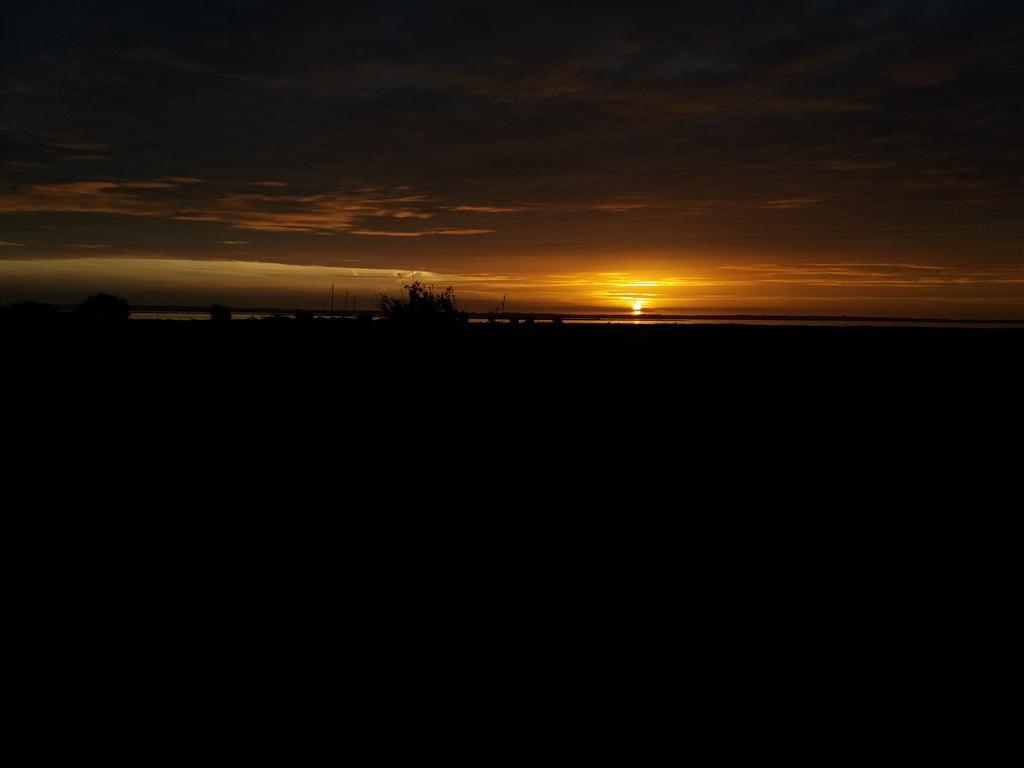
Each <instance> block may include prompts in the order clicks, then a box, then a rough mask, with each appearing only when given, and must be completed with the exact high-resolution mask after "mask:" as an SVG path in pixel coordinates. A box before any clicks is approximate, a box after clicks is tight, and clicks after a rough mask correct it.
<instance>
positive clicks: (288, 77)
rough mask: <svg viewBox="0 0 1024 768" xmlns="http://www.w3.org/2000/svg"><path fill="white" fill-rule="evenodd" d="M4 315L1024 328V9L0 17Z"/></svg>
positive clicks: (192, 11) (768, 5)
mask: <svg viewBox="0 0 1024 768" xmlns="http://www.w3.org/2000/svg"><path fill="white" fill-rule="evenodd" d="M0 14H2V15H0V303H3V302H11V301H21V300H26V299H34V300H41V301H56V302H74V301H78V300H80V299H81V298H83V297H84V296H85V295H86V294H88V293H92V292H96V291H99V290H104V291H108V292H117V293H119V294H120V295H124V296H125V297H127V298H128V299H129V300H130V301H132V302H134V303H136V304H190V305H197V306H199V305H203V304H209V303H213V302H221V303H227V304H230V305H232V306H238V307H244V306H268V305H273V306H287V307H308V308H313V309H317V308H323V307H324V306H325V302H327V301H329V295H330V286H331V284H332V283H334V284H335V286H336V294H337V295H338V296H341V295H342V294H343V293H348V294H349V295H350V297H351V299H350V300H351V301H354V302H356V303H357V305H361V306H367V307H368V306H369V305H370V302H371V300H372V296H373V295H374V294H375V293H377V292H389V293H396V292H397V291H398V290H399V288H400V286H401V284H402V282H403V281H408V280H409V279H412V278H413V277H415V278H416V279H420V280H423V281H426V282H430V283H435V284H437V285H442V286H444V285H452V286H454V287H455V290H456V296H457V297H458V298H459V299H460V301H461V303H462V305H463V306H465V307H466V308H469V309H477V310H479V309H488V308H494V307H496V306H497V305H498V304H500V303H501V301H502V298H503V297H505V296H506V295H507V299H506V301H507V307H508V308H509V309H518V310H524V311H526V310H561V311H598V310H603V311H629V310H631V309H633V308H634V307H637V306H639V307H641V308H642V311H644V312H683V313H696V314H700V313H723V312H726V313H728V312H735V313H796V314H800V313H807V314H872V315H894V316H918V317H923V316H930V317H957V318H960V317H975V318H988V319H996V318H1001V319H1007V318H1024V3H1022V2H1021V1H1020V0H1012V1H1011V0H983V1H982V0H970V1H967V0H904V1H903V2H899V1H898V0H887V1H881V0H859V1H858V2H839V1H836V0H805V1H804V2H796V1H792V2H791V1H788V0H779V1H778V2H753V1H750V2H736V1H734V0H715V1H714V2H681V1H677V2H645V1H644V0H634V2H629V3H623V2H615V3H604V2H586V3H583V2H557V1H556V0H547V2H530V1H529V0H518V1H517V2H506V1H504V0H495V1H494V2H486V3H484V2H430V1H429V0H419V1H418V2H403V1H398V0H394V1H391V0H376V1H375V2H373V3H365V2H364V3H343V2H330V3H328V2H302V1H301V0H291V1H289V2H261V1H260V0H246V1H245V2H241V1H238V2H225V1H224V0H206V1H205V2H191V1H189V0H176V2H173V3H169V2H166V3H165V2H160V1H159V0H147V2H144V3H143V2H137V0H136V1H135V2H109V1H106V2H90V0H76V1H75V2H46V0H31V2H22V1H21V0H0Z"/></svg>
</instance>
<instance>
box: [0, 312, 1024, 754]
mask: <svg viewBox="0 0 1024 768" xmlns="http://www.w3.org/2000/svg"><path fill="white" fill-rule="evenodd" d="M1022 352H1024V331H1020V330H998V329H927V328H924V329H922V328H809V327H808V328H779V327H743V326H690V327H671V326H658V327H629V326H625V327H623V326H573V327H570V326H562V327H558V326H553V325H539V324H538V325H535V326H532V327H527V326H518V327H506V326H487V325H472V326H455V327H441V328H417V327H396V326H391V325H388V324H387V323H384V322H375V323H357V322H355V321H346V322H339V321H310V322H298V321H232V322H227V323H213V322H173V321H170V322H160V321H138V322H135V321H133V322H127V323H121V324H102V323H100V324H97V323H93V324H88V323H77V322H73V321H70V320H68V321H67V322H60V323H51V324H42V325H35V326H23V325H17V326H16V325H13V324H8V325H7V326H6V327H4V328H2V329H0V355H2V360H3V363H4V373H3V393H2V394H3V403H4V413H5V416H4V443H5V447H6V449H7V451H8V456H7V457H6V458H5V461H4V464H3V466H4V473H3V499H4V508H5V512H4V521H3V526H4V535H3V547H4V551H3V561H4V565H5V568H6V569H7V574H6V576H5V585H6V591H7V594H6V595H5V598H4V611H5V613H6V614H7V615H6V616H5V618H6V619H7V620H8V626H9V627H10V630H9V635H8V642H9V646H8V665H9V669H8V673H9V680H10V684H9V685H7V686H5V690H6V693H5V696H6V697H7V698H8V702H9V703H10V704H11V706H12V712H11V714H10V715H9V716H8V723H10V724H12V725H13V729H12V732H13V733H16V734H18V736H19V738H21V739H23V740H24V741H25V742H26V743H27V744H30V745H31V748H32V750H33V751H34V752H33V754H34V755H35V757H36V758H37V759H38V760H34V761H33V762H37V764H60V763H62V762H67V763H73V762H76V761H77V762H93V763H95V764H102V765H115V764H116V765H120V764H132V765H147V764H154V763H161V762H168V763H175V764H185V763H186V762H187V763H192V762H195V761H198V760H200V759H201V760H203V761H216V762H222V761H228V760H230V761H232V762H241V761H243V760H244V761H251V760H253V759H257V758H263V759H269V760H272V761H274V762H275V763H278V764H281V763H283V762H284V761H287V764H305V763H308V762H309V761H310V759H311V756H312V755H314V754H323V753H324V751H325V750H326V751H327V752H329V753H330V754H333V755H334V756H335V757H337V756H344V755H351V754H354V753H355V752H354V751H355V750H356V748H357V745H358V746H359V747H360V748H363V747H366V746H370V747H371V748H372V750H373V751H374V753H375V754H376V755H378V757H379V758H380V759H382V760H383V759H384V758H385V757H386V756H388V755H392V754H394V753H395V752H396V751H401V752H407V753H414V754H419V755H421V756H424V755H435V756H443V757H445V759H451V760H456V759H457V758H459V757H460V756H463V757H465V756H473V755H475V756H477V757H483V756H485V755H489V754H496V753H497V754H504V755H511V754H519V755H520V756H533V757H534V758H536V756H537V755H540V754H542V748H541V745H542V744H543V743H545V742H546V740H547V738H548V737H549V736H553V735H557V736H559V737H560V738H562V739H565V738H566V737H567V734H568V735H569V737H570V739H571V738H575V739H577V740H578V741H579V742H580V743H591V744H607V746H608V749H609V750H611V749H613V748H614V744H613V743H614V742H615V741H616V739H617V738H622V739H624V740H625V743H624V744H619V748H621V749H624V750H625V754H629V755H631V756H632V755H636V754H638V753H639V752H640V751H642V750H643V749H644V745H645V743H646V740H645V739H643V738H639V737H634V736H625V735H623V734H626V733H627V732H628V733H633V731H631V730H630V728H631V727H632V725H633V724H634V720H635V721H639V723H640V726H639V727H641V728H642V727H645V724H646V727H651V728H658V727H661V726H662V725H671V723H673V722H678V721H684V722H686V723H689V726H690V727H697V728H698V729H699V728H700V727H703V725H702V724H706V726H707V727H708V728H721V727H723V726H722V723H723V722H727V721H729V719H730V717H731V716H726V717H724V718H723V717H722V716H721V715H722V713H723V712H726V711H730V710H729V708H731V707H735V706H737V705H738V702H739V705H741V706H744V707H746V706H749V707H754V708H761V709H764V710H766V711H768V710H772V709H775V708H777V707H779V706H783V704H782V703H781V702H784V701H785V700H787V697H788V696H798V697H803V698H804V699H805V700H806V699H810V700H814V699H815V698H816V697H818V696H820V695H823V689H821V688H819V686H825V687H828V686H830V685H832V686H834V685H842V686H849V688H850V690H851V695H853V692H855V691H857V690H859V689H860V688H861V687H864V686H868V687H870V686H871V685H872V681H876V678H877V676H878V675H879V674H880V673H879V669H880V667H879V656H878V653H879V643H880V642H883V641H881V640H880V639H879V638H884V643H883V644H884V646H885V648H886V649H887V650H886V651H885V653H894V654H897V655H901V654H905V658H906V661H905V666H904V670H903V674H905V675H907V676H908V678H907V679H908V681H909V680H910V679H911V678H912V683H911V682H908V685H911V684H912V685H913V686H915V687H916V688H917V690H918V692H920V690H921V688H920V687H921V686H925V687H927V686H929V685H935V683H934V681H932V682H929V677H928V674H927V668H928V664H927V663H926V660H927V659H930V656H929V653H930V651H928V649H927V647H925V646H922V645H920V644H919V643H918V639H919V635H918V633H919V631H920V629H919V627H920V626H922V625H925V624H927V623H928V622H929V621H930V618H929V617H931V616H932V615H933V611H939V610H941V611H948V610H950V606H957V605H959V606H962V607H967V606H969V605H977V604H978V603H976V602H973V601H977V600H979V599H981V598H978V597H977V596H976V595H973V596H970V597H968V596H965V595H964V594H963V592H962V589H963V586H962V585H963V575H962V574H959V575H958V574H957V573H955V572H947V571H946V570H944V568H945V567H946V566H948V565H949V563H950V555H949V552H948V551H946V550H943V549H942V547H941V546H940V544H939V542H943V541H945V540H946V539H947V537H950V536H954V537H959V538H960V540H961V544H962V546H963V547H964V549H965V550H969V549H970V548H971V546H972V545H971V543H970V541H969V536H970V535H969V533H968V532H967V530H968V526H965V525H964V520H965V519H968V518H970V517H971V516H973V515H977V514H981V513H982V512H984V511H987V510H991V509H994V508H1000V507H1003V508H1006V507H1007V506H1008V505H1012V504H1013V502H1011V501H1009V500H1008V499H1007V497H1006V496H1005V495H1004V489H1005V487H1006V486H1007V481H1008V480H1009V479H1010V478H1012V477H1013V474H1014V473H1016V472H1019V466H1018V461H1017V458H1018V455H1017V454H1018V451H1019V448H1020V437H1019V435H1020V432H1019V427H1020V419H1019V416H1020V410H1019V409H1020V405H1019V398H1020V382H1021V379H1020V373H1021V369H1022V359H1021V356H1022ZM933 558H934V559H933ZM939 562H941V563H942V564H943V567H942V568H940V567H932V566H933V565H935V564H937V563H939ZM954 570H955V569H954ZM940 606H941V607H940ZM967 610H972V609H970V608H967ZM979 610H980V609H979ZM879 627H883V628H884V630H880V629H879ZM851 649H853V650H851ZM883 655H885V654H883ZM815 670H817V672H815ZM802 672H803V673H808V674H802ZM738 692H742V694H741V693H738ZM673 701H674V703H672V702H673ZM875 706H876V707H880V708H882V709H884V708H886V707H887V706H889V704H888V703H887V702H884V701H883V702H876V704H875ZM716 713H717V714H716ZM659 724H660V725H659ZM814 728H816V729H827V728H828V725H827V722H824V721H823V722H821V723H818V724H816V725H815V726H814ZM770 731H771V729H767V730H766V732H765V733H764V734H761V735H760V736H758V737H757V738H760V739H771V738H773V736H772V735H771V732H770ZM616 734H618V736H616ZM481 744H483V745H484V746H481ZM551 756H552V757H554V758H555V759H558V757H557V755H554V754H552V755H551Z"/></svg>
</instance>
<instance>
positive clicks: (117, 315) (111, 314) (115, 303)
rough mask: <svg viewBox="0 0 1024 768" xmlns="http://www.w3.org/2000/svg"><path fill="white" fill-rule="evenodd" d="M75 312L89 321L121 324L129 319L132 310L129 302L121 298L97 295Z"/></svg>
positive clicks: (107, 294)
mask: <svg viewBox="0 0 1024 768" xmlns="http://www.w3.org/2000/svg"><path fill="white" fill-rule="evenodd" d="M75 311H76V312H77V313H78V315H79V316H80V317H84V318H86V319H88V320H101V321H104V322H121V321H124V320H127V319H128V318H129V316H130V315H131V313H132V308H131V305H130V304H129V303H128V301H127V300H126V299H122V298H121V297H120V296H112V295H110V294H109V293H96V294H93V295H92V296H90V297H89V298H87V299H86V300H85V301H83V302H82V303H81V304H79V305H78V307H76V309H75Z"/></svg>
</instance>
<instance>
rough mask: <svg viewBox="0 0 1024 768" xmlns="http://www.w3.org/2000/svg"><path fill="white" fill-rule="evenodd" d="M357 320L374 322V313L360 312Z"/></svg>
mask: <svg viewBox="0 0 1024 768" xmlns="http://www.w3.org/2000/svg"><path fill="white" fill-rule="evenodd" d="M356 321H357V322H360V323H372V322H373V314H372V313H370V312H360V313H359V314H358V315H356Z"/></svg>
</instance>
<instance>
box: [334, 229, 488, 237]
mask: <svg viewBox="0 0 1024 768" xmlns="http://www.w3.org/2000/svg"><path fill="white" fill-rule="evenodd" d="M494 231H495V230H493V229H425V230H419V231H407V232H400V231H393V230H379V229H354V230H352V234H353V235H373V236H377V237H427V236H429V235H456V236H457V235H489V234H491V233H492V232H494Z"/></svg>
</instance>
